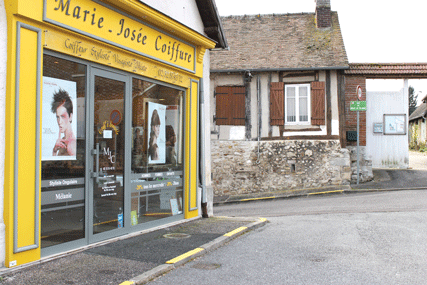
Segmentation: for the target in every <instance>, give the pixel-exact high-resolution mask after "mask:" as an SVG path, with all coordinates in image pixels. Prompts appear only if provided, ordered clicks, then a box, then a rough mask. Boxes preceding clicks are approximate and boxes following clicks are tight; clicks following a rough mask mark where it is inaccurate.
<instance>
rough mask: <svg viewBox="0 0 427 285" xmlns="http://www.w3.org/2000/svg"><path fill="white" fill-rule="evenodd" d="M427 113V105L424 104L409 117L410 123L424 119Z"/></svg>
mask: <svg viewBox="0 0 427 285" xmlns="http://www.w3.org/2000/svg"><path fill="white" fill-rule="evenodd" d="M426 111H427V103H422V104H421V105H420V106H418V107H417V108H416V109H415V111H414V112H413V113H412V114H411V115H410V116H409V121H412V120H415V119H418V118H422V117H424V116H425V115H426Z"/></svg>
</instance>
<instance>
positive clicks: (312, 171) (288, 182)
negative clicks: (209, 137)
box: [211, 140, 351, 196]
mask: <svg viewBox="0 0 427 285" xmlns="http://www.w3.org/2000/svg"><path fill="white" fill-rule="evenodd" d="M258 150H259V151H258ZM211 152H212V175H213V183H212V184H213V187H214V195H215V196H228V195H243V194H254V193H263V192H275V191H284V190H289V189H308V188H321V187H328V186H337V185H349V184H350V179H351V166H350V153H349V150H347V149H342V148H341V147H340V142H339V140H282V141H278V140H275V141H261V142H259V143H258V142H257V141H212V142H211Z"/></svg>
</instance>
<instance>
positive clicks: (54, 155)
mask: <svg viewBox="0 0 427 285" xmlns="http://www.w3.org/2000/svg"><path fill="white" fill-rule="evenodd" d="M76 100H77V92H76V83H75V82H72V81H67V80H61V79H56V78H51V77H43V99H42V101H43V105H42V112H43V113H42V161H47V160H76V152H77V138H76V131H77V102H76Z"/></svg>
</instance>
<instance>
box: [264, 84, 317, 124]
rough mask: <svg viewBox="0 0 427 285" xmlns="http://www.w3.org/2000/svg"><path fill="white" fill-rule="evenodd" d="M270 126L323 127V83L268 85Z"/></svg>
mask: <svg viewBox="0 0 427 285" xmlns="http://www.w3.org/2000/svg"><path fill="white" fill-rule="evenodd" d="M270 124H271V125H272V126H283V125H309V124H311V125H318V126H320V125H325V82H322V81H314V82H311V83H310V84H308V83H306V84H289V85H285V84H284V83H283V82H272V83H271V85H270Z"/></svg>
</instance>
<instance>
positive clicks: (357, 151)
mask: <svg viewBox="0 0 427 285" xmlns="http://www.w3.org/2000/svg"><path fill="white" fill-rule="evenodd" d="M357 185H359V111H357Z"/></svg>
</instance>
